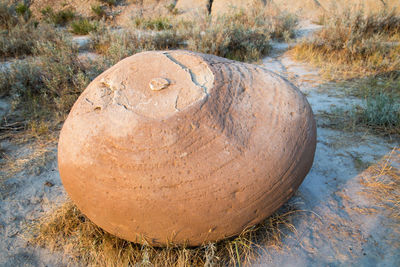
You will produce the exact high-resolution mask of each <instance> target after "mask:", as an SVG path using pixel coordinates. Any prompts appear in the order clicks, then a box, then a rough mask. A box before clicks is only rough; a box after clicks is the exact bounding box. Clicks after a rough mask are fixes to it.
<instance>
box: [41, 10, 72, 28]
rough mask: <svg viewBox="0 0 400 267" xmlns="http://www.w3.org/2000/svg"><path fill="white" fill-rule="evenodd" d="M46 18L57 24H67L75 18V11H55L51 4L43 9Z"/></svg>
mask: <svg viewBox="0 0 400 267" xmlns="http://www.w3.org/2000/svg"><path fill="white" fill-rule="evenodd" d="M41 12H42V15H43V17H44V20H45V21H47V22H49V23H54V24H55V25H59V26H65V25H66V24H67V23H69V22H71V21H72V20H73V19H74V18H75V12H74V11H73V10H72V9H65V10H60V11H57V12H55V11H54V10H53V8H51V7H50V6H48V7H46V8H44V9H43V10H42V11H41Z"/></svg>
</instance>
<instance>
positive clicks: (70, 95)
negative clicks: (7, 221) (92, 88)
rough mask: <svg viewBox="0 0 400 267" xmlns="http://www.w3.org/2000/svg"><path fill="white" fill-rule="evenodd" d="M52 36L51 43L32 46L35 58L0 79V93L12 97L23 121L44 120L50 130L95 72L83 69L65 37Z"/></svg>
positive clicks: (62, 118)
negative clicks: (21, 112) (21, 113)
mask: <svg viewBox="0 0 400 267" xmlns="http://www.w3.org/2000/svg"><path fill="white" fill-rule="evenodd" d="M43 30H44V31H45V30H46V29H43ZM53 34H54V36H52V38H53V39H52V40H50V39H48V40H46V41H44V40H43V41H41V42H38V43H36V45H35V46H34V55H35V56H36V58H34V59H33V58H32V59H26V60H24V61H22V62H20V63H15V64H13V65H12V66H11V67H10V68H8V69H5V70H3V71H4V75H2V76H1V78H0V92H1V94H2V95H10V96H12V97H13V99H14V103H15V106H16V108H18V109H21V110H23V111H24V112H23V117H24V118H25V119H26V120H28V121H31V122H32V121H43V120H46V121H47V122H48V124H49V128H51V129H53V128H54V127H55V126H56V125H57V122H58V121H63V120H64V119H65V116H66V114H67V113H68V112H69V109H70V108H71V106H72V104H73V103H74V102H75V100H76V98H77V97H78V96H79V94H80V93H81V92H82V90H83V89H84V88H85V87H86V85H87V84H88V82H89V81H90V80H91V79H93V78H94V77H95V76H96V75H97V74H98V73H99V72H95V73H91V71H90V70H87V69H85V68H84V67H83V65H82V64H81V63H80V61H79V60H78V58H77V56H78V54H77V48H76V47H75V46H74V45H73V44H72V43H71V40H70V39H69V37H68V36H67V35H65V34H63V33H57V32H56V31H53ZM53 120H54V121H53Z"/></svg>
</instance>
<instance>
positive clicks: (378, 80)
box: [324, 75, 400, 136]
mask: <svg viewBox="0 0 400 267" xmlns="http://www.w3.org/2000/svg"><path fill="white" fill-rule="evenodd" d="M344 85H345V86H346V85H348V86H349V88H348V89H347V91H346V92H347V93H348V94H349V95H351V96H357V97H360V98H362V102H361V103H360V104H357V105H353V106H352V107H351V108H350V109H344V108H332V109H331V112H330V113H326V114H324V117H327V118H328V119H329V125H330V126H331V127H334V128H339V129H350V130H355V129H356V127H357V126H361V127H366V128H369V129H372V130H373V131H375V132H376V133H383V134H387V135H393V134H394V135H397V136H400V104H399V103H400V77H399V76H398V75H395V76H389V77H369V78H364V79H363V80H359V79H357V80H354V81H351V82H346V83H344Z"/></svg>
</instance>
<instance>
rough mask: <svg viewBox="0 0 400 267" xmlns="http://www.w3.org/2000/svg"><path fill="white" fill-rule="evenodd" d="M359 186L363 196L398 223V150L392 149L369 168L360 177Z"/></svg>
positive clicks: (399, 188)
mask: <svg viewBox="0 0 400 267" xmlns="http://www.w3.org/2000/svg"><path fill="white" fill-rule="evenodd" d="M361 184H362V185H364V191H363V193H364V195H366V196H367V197H368V198H370V199H373V200H374V201H375V203H376V205H377V206H378V207H379V208H383V209H384V210H385V211H386V212H388V216H389V217H390V218H392V219H394V220H395V222H396V223H400V149H399V148H398V147H396V148H394V149H393V150H392V152H391V153H390V154H389V155H387V156H385V157H384V158H383V160H381V161H380V162H378V163H377V164H375V165H372V166H370V167H369V168H368V169H367V171H366V172H365V174H364V175H363V176H362V177H361Z"/></svg>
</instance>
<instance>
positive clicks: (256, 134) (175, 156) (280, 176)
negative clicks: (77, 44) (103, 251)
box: [58, 51, 316, 246]
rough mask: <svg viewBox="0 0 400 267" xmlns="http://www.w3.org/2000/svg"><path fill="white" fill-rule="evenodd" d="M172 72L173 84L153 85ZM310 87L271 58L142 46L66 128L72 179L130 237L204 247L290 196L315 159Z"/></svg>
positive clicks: (79, 106) (95, 215)
mask: <svg viewBox="0 0 400 267" xmlns="http://www.w3.org/2000/svg"><path fill="white" fill-rule="evenodd" d="M154 78H156V79H158V78H162V79H166V80H168V81H169V85H168V86H167V87H166V88H164V89H162V90H160V91H153V90H151V88H150V87H149V83H151V81H153V79H154ZM315 146H316V127H315V121H314V118H313V114H312V111H311V108H310V106H309V104H308V103H307V100H306V98H305V97H304V96H303V94H302V93H301V92H300V91H299V90H298V89H297V88H295V87H294V86H293V85H291V84H290V83H289V82H287V81H286V80H285V79H283V78H282V77H280V76H279V75H277V74H275V73H273V72H270V71H268V70H266V69H264V68H261V67H258V66H255V65H250V64H244V63H240V62H235V61H230V60H227V59H224V58H220V57H216V56H212V55H204V54H198V53H193V52H189V51H166V52H162V51H159V52H143V53H139V54H136V55H134V56H131V57H128V58H126V59H124V60H122V61H120V62H119V63H117V64H116V65H115V66H113V67H111V68H110V69H108V70H107V71H105V72H104V73H102V74H101V75H100V76H98V77H97V78H96V79H95V80H94V81H93V82H92V83H91V84H90V85H89V86H88V88H87V89H86V90H85V91H84V92H83V93H82V95H81V96H80V97H79V99H78V100H77V101H76V103H75V105H74V106H73V108H72V110H71V112H70V114H69V116H68V118H67V120H66V121H65V124H64V126H63V128H62V131H61V135H60V141H59V147H58V148H59V150H58V163H59V170H60V174H61V178H62V181H63V184H64V186H65V189H66V190H67V192H68V194H69V195H70V197H71V198H72V200H73V201H74V202H75V203H76V204H77V206H78V207H79V208H80V209H81V211H82V212H83V213H84V214H86V215H87V216H88V217H89V218H90V219H91V220H92V221H93V222H94V223H96V224H97V225H99V226H100V227H102V228H103V229H105V230H106V231H108V232H110V233H112V234H115V235H117V236H119V237H121V238H124V239H127V240H130V241H134V242H144V241H143V240H144V239H145V240H147V242H149V243H150V244H152V245H156V246H162V245H165V244H166V243H167V242H169V241H172V242H174V243H177V244H184V243H186V244H188V245H191V246H195V245H200V244H202V243H203V242H208V241H216V240H219V239H222V238H225V237H229V236H233V235H236V234H238V233H240V232H241V231H242V230H243V229H245V228H246V227H249V226H252V225H254V224H257V223H259V222H261V221H262V220H264V219H265V218H266V217H267V216H269V215H271V214H272V213H273V212H274V211H275V210H276V209H278V208H279V207H280V206H281V205H282V204H283V203H284V202H286V201H287V200H288V199H289V198H290V197H291V196H292V195H293V194H294V192H295V191H296V190H297V188H298V187H299V185H300V184H301V182H302V181H303V179H304V177H305V176H306V174H307V173H308V171H309V169H310V167H311V165H312V162H313V158H314V152H315Z"/></svg>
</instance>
